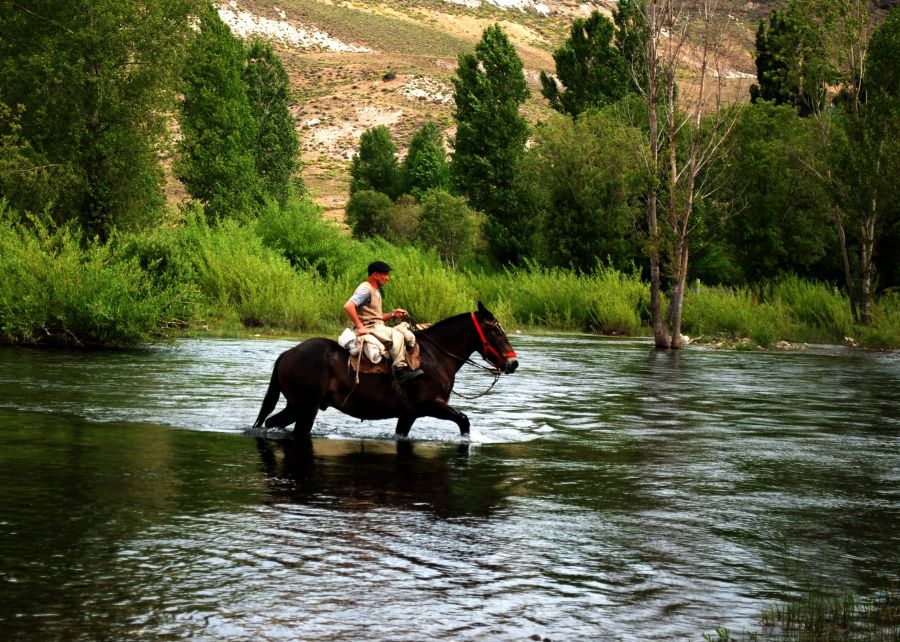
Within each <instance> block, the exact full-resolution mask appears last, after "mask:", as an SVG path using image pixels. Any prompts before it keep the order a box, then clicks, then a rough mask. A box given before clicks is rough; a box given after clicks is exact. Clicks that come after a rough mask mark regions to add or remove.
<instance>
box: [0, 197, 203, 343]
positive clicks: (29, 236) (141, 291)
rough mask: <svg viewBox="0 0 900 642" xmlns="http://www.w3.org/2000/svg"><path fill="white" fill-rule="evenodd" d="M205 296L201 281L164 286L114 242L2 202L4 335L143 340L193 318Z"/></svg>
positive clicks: (0, 313) (0, 311)
mask: <svg viewBox="0 0 900 642" xmlns="http://www.w3.org/2000/svg"><path fill="white" fill-rule="evenodd" d="M198 300H199V295H198V292H197V288H196V287H195V286H193V285H191V284H189V283H179V282H169V283H164V284H160V285H157V284H156V283H155V282H154V279H153V278H152V276H151V275H150V274H148V273H147V272H146V271H145V270H143V269H142V268H141V266H140V264H139V262H138V261H137V260H134V259H122V258H121V257H119V256H117V255H116V253H115V249H114V246H113V244H111V243H98V242H96V241H85V240H84V239H82V237H81V234H80V233H79V232H78V231H77V230H74V229H73V228H71V227H67V226H63V227H56V226H53V225H52V224H50V223H47V222H44V221H42V220H40V219H39V218H32V219H31V220H30V222H22V221H20V220H18V218H17V217H15V216H13V215H12V214H10V213H9V212H5V211H3V209H2V207H0V340H4V341H7V342H13V343H25V344H37V343H54V344H69V345H79V346H90V345H112V346H115V345H130V344H135V343H140V342H143V341H147V340H149V339H151V338H154V337H159V336H163V335H166V334H168V333H170V332H171V331H172V330H175V329H177V328H180V327H183V326H185V325H186V324H188V323H189V322H190V321H191V320H192V319H193V317H194V315H195V313H196V306H197V304H198Z"/></svg>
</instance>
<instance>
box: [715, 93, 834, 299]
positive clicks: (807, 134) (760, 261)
mask: <svg viewBox="0 0 900 642" xmlns="http://www.w3.org/2000/svg"><path fill="white" fill-rule="evenodd" d="M817 140H818V133H817V131H816V124H815V123H814V122H812V121H811V120H809V119H803V118H801V117H800V116H799V115H798V113H797V111H796V109H794V108H793V107H790V106H787V105H782V106H775V105H774V104H772V103H768V102H763V101H760V102H758V103H756V104H754V105H750V106H748V107H747V108H745V109H744V110H743V111H742V113H741V115H740V119H739V120H738V122H737V124H736V126H735V128H734V133H733V135H732V137H731V139H730V141H729V145H728V153H727V156H726V162H724V163H723V169H724V176H723V181H722V182H723V190H722V193H721V194H720V200H721V201H722V202H725V203H728V206H729V207H730V208H731V210H730V211H728V212H726V219H725V222H724V225H723V232H724V233H723V234H722V241H723V242H724V244H725V246H726V250H725V253H726V255H727V256H728V257H729V259H730V261H731V262H732V263H733V264H734V265H735V266H736V268H737V269H738V270H739V274H738V275H734V276H733V278H734V279H735V280H736V281H737V282H738V283H757V282H759V281H768V280H770V279H773V278H776V277H777V276H778V275H780V274H785V273H795V274H800V275H804V276H816V275H828V276H829V277H830V278H832V279H838V278H839V275H840V271H839V269H838V262H837V260H836V253H835V252H834V251H833V248H835V247H836V245H837V238H836V234H835V231H834V226H833V225H832V219H831V215H830V213H829V209H828V206H829V204H828V199H829V195H828V194H827V193H826V191H825V186H824V184H823V183H822V181H821V180H819V179H818V177H817V176H816V175H815V174H814V173H813V172H811V171H809V170H808V169H807V168H808V167H809V165H810V164H811V163H813V162H814V160H815V156H816V154H817V153H818V151H819V148H818V146H817Z"/></svg>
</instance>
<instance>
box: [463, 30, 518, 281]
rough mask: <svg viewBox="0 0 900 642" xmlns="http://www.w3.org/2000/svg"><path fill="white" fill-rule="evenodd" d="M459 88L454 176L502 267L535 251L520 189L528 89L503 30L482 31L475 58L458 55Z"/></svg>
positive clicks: (516, 58) (467, 55)
mask: <svg viewBox="0 0 900 642" xmlns="http://www.w3.org/2000/svg"><path fill="white" fill-rule="evenodd" d="M458 60H459V66H458V68H457V71H456V74H457V75H456V78H454V79H453V85H454V89H455V94H454V100H455V103H456V109H455V111H454V118H455V119H456V125H457V131H456V138H455V139H454V140H453V155H452V162H451V173H452V176H453V179H454V181H455V184H456V188H457V190H458V192H459V193H460V194H463V195H465V196H466V197H467V198H468V200H469V203H470V204H471V205H472V206H473V207H474V208H475V209H476V210H479V211H481V212H483V213H484V214H485V215H486V217H487V220H486V222H485V227H484V233H485V237H486V239H487V241H488V244H489V245H490V248H491V251H492V253H493V254H494V257H495V258H496V259H497V260H499V261H500V262H501V263H516V262H521V261H522V259H523V258H524V257H526V256H527V255H528V254H529V253H530V252H531V228H532V226H531V223H530V216H531V214H530V205H529V204H528V203H527V202H525V201H524V198H523V194H522V192H521V190H519V189H517V186H516V172H517V168H518V165H519V162H520V160H521V159H522V156H523V153H524V150H525V141H526V139H527V138H528V124H527V123H526V121H525V119H524V118H523V117H522V115H521V114H520V113H519V107H520V106H521V105H522V103H524V102H525V100H526V99H527V98H528V95H529V91H528V86H527V84H526V82H525V76H524V73H523V64H522V59H521V58H520V57H519V55H518V54H517V53H516V50H515V48H514V47H513V46H512V44H511V43H510V41H509V39H508V38H507V36H506V34H505V33H504V31H503V29H502V28H501V27H500V26H499V25H493V26H491V27H488V28H487V29H485V30H484V33H483V35H482V38H481V40H480V41H479V43H478V44H477V45H476V47H475V53H474V54H460V56H459V59H458Z"/></svg>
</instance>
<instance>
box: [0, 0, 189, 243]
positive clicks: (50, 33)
mask: <svg viewBox="0 0 900 642" xmlns="http://www.w3.org/2000/svg"><path fill="white" fill-rule="evenodd" d="M194 4H195V3H194V2H193V1H192V0H160V1H159V2H153V3H137V2H119V1H116V0H92V1H90V2H88V1H87V0H65V1H63V0H47V1H45V2H33V1H21V2H20V1H16V2H12V1H10V0H2V1H0V33H2V34H3V35H2V37H0V103H3V104H5V105H7V106H8V107H10V108H11V109H14V110H16V111H17V117H16V120H15V121H12V120H10V121H7V120H5V119H4V120H3V121H2V122H0V135H9V134H11V133H12V128H13V126H15V127H20V129H18V130H17V134H16V136H18V137H19V138H20V140H21V141H22V142H23V143H24V144H25V147H22V149H23V150H25V149H26V148H27V152H26V157H27V162H28V163H29V164H30V165H31V167H32V168H34V169H35V171H36V172H38V173H42V172H43V173H45V175H46V176H48V177H50V178H51V180H50V181H49V182H48V183H46V185H47V186H48V187H49V192H48V193H47V194H46V198H47V199H48V200H47V202H45V203H43V204H41V205H47V206H49V207H50V211H51V214H52V215H53V216H54V218H56V219H57V220H58V221H62V220H69V219H75V220H77V222H78V223H79V225H80V226H81V227H82V228H83V229H84V230H85V231H86V232H87V234H86V237H90V236H94V235H97V236H100V237H101V238H105V237H106V236H108V235H109V233H110V232H111V231H112V230H113V229H114V228H128V227H136V226H140V225H143V224H146V223H148V222H150V221H152V220H153V219H154V215H155V214H157V213H158V212H159V209H160V208H161V206H162V205H163V203H164V197H163V191H162V188H163V173H162V170H161V166H160V152H161V151H162V150H163V148H164V146H165V142H166V138H167V133H166V123H167V120H166V114H168V113H170V112H171V110H172V108H173V106H174V104H175V99H176V94H175V88H176V83H175V78H176V77H177V74H178V72H179V70H180V65H181V62H182V60H183V48H184V42H185V41H186V36H187V34H188V33H189V29H190V21H189V19H188V16H189V15H191V13H192V12H193V11H194ZM20 106H21V109H20ZM4 195H5V196H7V197H8V198H10V199H11V205H12V206H13V207H17V208H18V207H21V208H22V209H32V208H34V207H36V205H37V204H36V203H35V201H34V199H33V198H32V195H31V194H29V193H27V192H23V191H21V190H19V191H15V190H13V191H9V192H6V191H5V192H4Z"/></svg>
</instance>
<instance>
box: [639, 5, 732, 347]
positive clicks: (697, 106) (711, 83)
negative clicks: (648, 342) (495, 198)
mask: <svg viewBox="0 0 900 642" xmlns="http://www.w3.org/2000/svg"><path fill="white" fill-rule="evenodd" d="M695 9H696V10H695V11H694V12H689V11H687V10H686V8H685V6H684V5H683V4H682V3H680V2H678V1H677V0H648V2H647V5H646V24H647V28H648V30H649V34H650V37H649V38H648V39H647V48H646V55H645V56H644V58H643V60H644V65H645V71H646V73H645V77H646V79H647V82H646V85H644V86H643V87H642V88H641V93H642V95H643V97H644V100H645V105H646V115H647V123H648V129H647V145H646V146H642V150H645V153H644V160H645V164H646V168H647V172H648V176H649V177H650V179H651V181H652V185H651V187H650V189H649V192H648V198H647V230H648V237H649V238H648V251H649V254H650V307H651V310H650V312H651V316H652V321H653V336H654V342H655V344H656V346H657V348H673V349H677V348H680V347H681V343H682V337H681V318H682V310H683V302H684V292H685V285H686V282H687V275H688V265H689V257H690V249H691V241H692V238H693V235H694V227H695V225H696V223H697V222H696V220H695V204H696V202H697V201H698V199H700V198H702V197H703V196H704V195H706V194H709V193H710V191H711V190H714V189H715V187H714V185H712V184H711V183H706V182H705V181H706V179H707V178H708V177H709V176H710V175H708V174H707V173H705V172H704V169H705V168H706V166H707V165H709V164H710V163H711V162H712V161H713V160H714V159H716V158H717V157H718V156H719V155H720V154H721V153H722V143H723V142H724V140H725V139H726V138H727V137H728V135H729V134H730V133H731V131H732V129H733V127H734V124H735V122H736V119H737V117H738V115H739V113H740V112H739V110H733V111H725V110H723V109H722V104H721V99H722V84H723V82H724V78H725V75H726V74H725V73H724V71H725V70H724V69H723V68H722V66H723V64H724V59H725V57H726V56H725V54H726V53H727V51H726V48H727V47H728V45H729V39H728V34H727V33H725V32H723V26H722V24H723V23H722V22H721V21H719V20H717V19H716V15H715V9H716V3H715V0H705V1H704V2H701V3H699V4H698V5H697V6H696V7H695ZM689 40H690V41H692V42H693V43H694V45H695V47H696V48H697V50H696V55H697V57H698V59H699V63H700V64H699V69H698V70H696V71H695V72H693V73H692V76H693V78H694V79H695V80H694V82H693V86H691V87H690V88H689V90H688V91H684V92H681V93H683V94H684V95H685V96H686V97H685V98H683V99H682V100H681V101H679V100H678V99H677V95H678V93H679V92H677V91H676V81H677V80H678V78H679V72H680V71H681V68H680V65H681V64H682V52H683V49H684V47H685V45H686V44H687V43H688V42H689ZM660 116H661V119H660ZM660 222H662V224H660ZM664 265H665V266H666V267H668V271H669V280H670V284H671V287H670V292H669V306H668V310H667V311H666V314H665V316H663V314H662V310H661V301H662V292H661V290H662V281H661V269H662V267H663V266H664Z"/></svg>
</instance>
